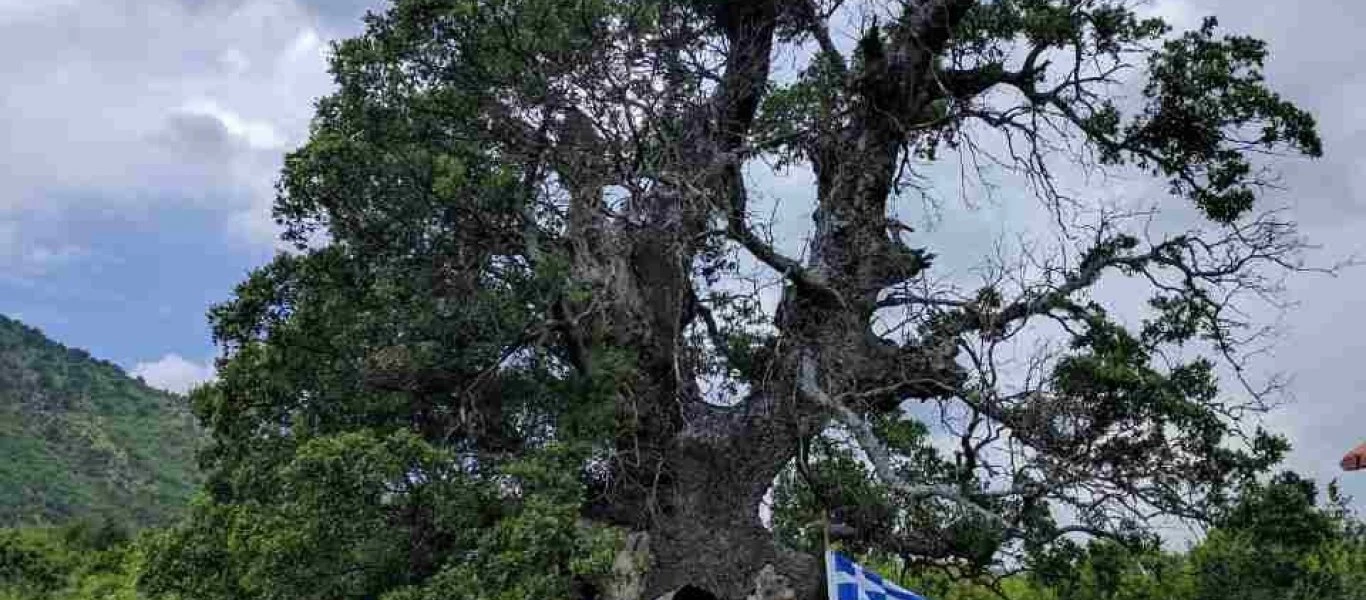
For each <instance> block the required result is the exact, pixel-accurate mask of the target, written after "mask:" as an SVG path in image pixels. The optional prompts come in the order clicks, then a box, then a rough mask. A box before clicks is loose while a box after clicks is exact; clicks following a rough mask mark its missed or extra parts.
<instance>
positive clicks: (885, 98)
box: [562, 0, 974, 599]
mask: <svg viewBox="0 0 1366 600" xmlns="http://www.w3.org/2000/svg"><path fill="white" fill-rule="evenodd" d="M780 4H782V3H779V2H777V1H776V0H741V1H730V2H718V3H715V4H714V11H715V12H714V16H715V19H716V20H717V22H718V23H719V24H721V26H722V27H723V29H724V31H725V37H726V41H727V43H728V53H727V56H726V63H725V70H724V73H723V74H722V76H721V78H720V83H719V85H718V86H717V89H716V91H715V93H714V94H713V97H712V101H711V102H710V103H708V104H707V105H706V106H705V107H704V108H703V109H702V110H704V111H705V113H704V114H699V115H696V117H697V118H695V119H693V120H692V121H691V123H692V124H693V126H692V127H691V128H690V129H689V130H688V132H687V133H686V134H685V135H684V136H683V139H684V141H685V143H686V144H688V146H687V147H686V148H685V152H686V154H685V159H684V160H683V161H681V162H680V163H678V164H674V165H671V169H670V173H669V175H671V176H672V177H674V178H675V180H676V181H677V182H679V183H676V184H675V185H665V186H659V187H656V188H655V189H654V190H653V191H652V192H651V193H649V194H648V195H645V196H643V197H638V198H632V200H631V201H632V203H633V204H632V206H630V207H629V211H630V212H631V213H632V214H631V215H629V216H627V217H626V218H625V219H621V220H619V221H615V222H612V223H609V222H607V221H604V220H602V219H600V218H598V217H597V215H600V214H601V209H600V204H601V202H602V197H601V185H600V184H601V181H603V180H606V179H607V176H606V175H605V174H604V175H601V176H594V175H592V174H590V173H591V167H592V166H590V165H586V164H585V161H584V160H581V159H578V160H573V159H571V158H570V157H563V160H562V166H563V167H564V175H565V176H566V177H565V179H566V180H569V181H571V182H574V184H571V185H572V188H573V196H574V203H573V212H572V213H571V216H570V222H571V231H570V237H571V239H573V240H575V241H574V270H575V274H576V276H577V277H578V278H579V279H580V280H582V281H587V282H591V283H592V284H593V287H594V288H595V289H597V290H600V291H603V292H605V294H604V296H605V297H606V298H608V299H609V300H608V302H609V303H610V308H608V309H607V310H603V311H600V312H598V313H596V314H597V318H598V319H599V323H598V324H597V328H598V330H600V331H610V333H609V334H608V338H609V339H610V343H611V344H612V345H615V346H623V347H629V348H633V349H636V350H637V351H638V356H637V360H638V366H639V372H640V377H639V379H638V380H637V381H635V382H634V384H633V385H632V386H631V388H632V389H631V392H630V394H629V397H624V398H623V399H622V401H621V405H620V412H621V417H622V418H623V419H624V420H626V421H629V422H631V423H632V424H633V426H634V429H633V435H631V436H629V437H626V438H623V439H622V440H621V441H620V446H619V454H620V455H621V456H624V457H631V458H630V459H629V460H625V461H622V462H621V463H620V464H619V467H620V468H621V469H622V470H623V471H624V472H623V473H622V474H621V477H622V479H624V480H627V481H630V482H633V483H634V489H633V490H630V491H619V496H618V497H617V498H615V499H614V500H613V501H611V502H608V503H606V504H607V505H605V506H598V507H596V509H597V511H598V513H599V514H600V515H608V516H609V517H608V518H611V517H616V520H617V521H618V522H620V523H621V524H624V525H627V526H628V527H631V528H634V529H637V530H640V531H645V532H648V534H649V540H650V542H649V547H650V551H651V554H652V556H653V562H652V565H651V568H650V570H649V573H648V577H647V582H648V583H647V585H646V587H645V593H644V595H643V597H645V598H654V597H657V596H659V595H661V594H663V593H666V592H668V591H669V590H673V589H677V588H679V587H681V586H683V585H687V584H692V585H697V586H700V587H703V588H705V589H707V590H710V591H712V592H713V593H716V594H717V595H718V596H719V597H722V598H742V597H745V596H746V595H747V594H750V593H751V592H753V590H754V585H755V583H754V582H755V577H756V576H757V575H758V574H759V572H760V571H761V570H763V569H764V568H765V567H766V566H770V565H771V566H772V567H773V570H775V571H776V573H777V574H778V575H780V576H781V577H783V578H785V579H786V580H787V581H788V582H790V586H791V589H792V591H793V593H794V594H795V597H796V598H802V599H807V598H810V599H814V598H817V597H818V596H819V594H820V593H821V591H822V582H821V571H820V566H819V565H820V563H819V559H818V558H817V557H813V556H809V555H804V554H800V553H795V552H792V551H790V550H786V549H783V548H780V547H778V546H777V545H775V543H774V541H773V538H772V535H771V533H770V532H769V531H767V530H766V529H765V528H764V527H763V526H762V524H761V522H760V518H759V505H760V502H761V500H762V499H763V496H764V494H765V493H766V492H767V491H768V490H769V488H770V487H771V485H772V483H773V481H774V479H775V477H776V476H777V474H778V472H779V471H780V470H781V469H782V468H783V467H784V466H785V465H787V464H788V463H789V461H791V460H792V459H793V457H794V456H795V455H796V452H797V448H798V443H799V440H800V439H801V438H803V437H807V436H811V435H814V434H816V433H818V432H820V431H821V430H822V429H823V428H824V427H825V425H826V424H827V423H828V422H829V421H830V419H831V418H832V416H833V415H832V412H831V406H830V405H828V404H827V403H825V402H822V401H821V398H819V397H816V396H813V395H812V394H811V393H809V391H808V390H805V389H804V386H803V385H802V383H801V381H799V378H801V377H806V378H807V379H808V380H810V381H812V382H815V383H816V384H817V385H818V386H819V388H820V390H822V391H823V393H825V394H828V395H833V396H837V395H839V394H841V393H844V392H847V391H848V392H852V391H864V390H869V389H875V388H883V389H885V390H886V391H885V393H886V395H887V396H888V397H892V396H895V397H896V398H897V399H898V400H900V399H906V398H914V397H931V396H938V395H942V394H944V393H945V392H946V391H949V390H953V389H955V388H956V385H957V383H958V382H959V381H960V379H961V373H959V368H958V367H957V366H956V365H955V363H954V360H953V356H952V345H951V343H950V344H949V345H948V346H947V347H946V346H945V345H944V344H943V343H942V342H943V340H935V342H934V343H931V344H928V345H926V346H924V347H911V348H907V347H898V346H894V345H892V344H890V343H888V342H886V341H884V340H882V339H880V338H879V337H878V336H876V335H875V334H874V333H873V331H872V330H871V317H872V315H873V312H874V311H875V310H876V308H877V302H878V294H879V293H880V292H881V291H882V290H884V289H886V288H888V287H890V286H894V285H896V284H898V283H900V282H903V281H906V280H908V279H910V278H912V277H914V276H916V275H917V274H918V273H919V272H920V270H921V269H922V268H923V267H924V266H925V260H924V259H923V257H922V255H921V254H920V253H919V252H916V251H914V250H912V249H910V248H907V247H905V246H904V245H903V244H902V243H901V242H899V241H898V240H897V239H896V237H895V236H894V235H893V234H892V233H890V232H889V229H888V221H887V219H886V218H885V215H886V212H887V202H888V198H889V196H890V195H891V191H892V185H893V178H894V177H895V176H896V167H897V162H898V157H899V156H900V153H901V150H902V148H903V147H904V142H905V139H906V136H907V135H908V133H909V132H907V131H905V130H904V129H902V128H901V126H900V125H899V124H900V123H904V122H909V121H910V120H911V119H912V118H914V117H915V116H917V115H919V114H921V113H923V112H925V111H926V109H927V105H928V103H929V102H930V101H931V100H933V99H934V98H936V97H938V94H937V93H936V92H935V91H933V90H931V89H930V81H931V78H930V71H931V69H932V67H933V64H934V57H935V56H936V55H937V53H938V51H939V50H941V49H942V47H943V44H944V43H945V42H946V41H947V39H948V36H949V32H950V31H952V30H953V28H954V27H955V25H956V23H957V21H958V20H959V19H961V18H962V16H963V15H964V14H965V13H966V11H967V10H968V9H969V8H970V7H971V6H972V5H973V4H974V2H972V1H969V0H924V1H921V2H916V3H913V4H912V5H910V7H909V8H908V9H907V12H906V16H905V18H904V19H903V22H901V23H899V24H898V25H897V27H896V28H895V29H894V31H895V35H894V36H892V37H891V39H889V40H888V41H887V42H886V44H887V48H886V50H885V52H884V53H883V54H882V55H881V56H879V57H875V58H874V60H877V61H880V62H878V63H877V64H866V65H865V66H864V68H863V70H862V72H861V74H860V77H861V81H860V82H859V86H860V97H859V98H857V103H858V106H857V108H855V110H854V111H853V113H852V118H850V119H849V120H848V121H847V122H846V123H845V124H844V126H843V127H842V128H841V129H839V130H836V131H831V132H828V133H827V134H826V135H825V136H824V137H822V138H821V140H820V141H819V145H818V147H817V148H815V149H814V155H816V156H818V157H819V158H818V160H817V161H816V165H815V168H816V173H817V175H818V179H819V190H818V198H819V208H818V210H817V213H816V215H815V222H816V233H815V238H814V240H813V242H812V246H811V248H812V251H811V252H810V255H809V257H808V259H807V261H806V264H804V265H801V264H798V263H797V261H795V260H794V259H790V258H787V257H783V256H781V255H779V254H778V253H777V252H776V251H775V250H774V249H772V248H770V247H768V246H767V245H765V243H764V242H762V241H761V240H760V239H759V238H758V236H757V235H755V234H754V233H753V232H752V231H751V230H750V225H749V224H748V223H747V222H746V221H745V218H744V215H745V211H746V193H745V183H744V181H743V179H742V176H741V164H742V161H743V160H744V158H745V157H744V156H743V155H742V154H741V146H742V144H743V141H744V140H745V138H746V136H747V134H748V132H749V128H750V126H751V123H752V122H753V120H754V117H755V113H756V109H757V107H758V104H759V101H760V98H761V95H762V94H763V92H764V90H765V86H766V83H767V80H768V71H769V65H770V62H771V60H772V56H771V53H772V48H773V44H774V33H775V27H776V24H777V19H778V16H779V11H780V10H781V9H782V7H781V6H780ZM808 16H810V17H813V18H814V16H813V15H808ZM827 41H828V39H827ZM829 58H831V59H833V60H842V59H839V58H837V57H835V56H831V57H829ZM584 121H587V117H584V116H582V115H580V114H578V113H577V112H575V111H570V113H569V117H568V118H566V119H565V121H564V122H565V123H566V126H565V129H566V131H572V132H573V133H574V135H575V136H577V137H575V138H573V139H574V142H573V143H569V144H567V147H569V148H572V149H573V151H574V152H576V153H578V152H583V151H584V149H585V148H593V147H595V146H596V145H599V144H602V143H603V142H602V141H601V140H594V139H592V138H593V134H592V128H591V126H590V125H588V124H587V123H585V122H584ZM562 139H569V138H567V137H565V136H562ZM596 168H599V169H606V168H607V166H606V165H596ZM579 182H582V185H578V183H579ZM683 182H695V183H688V184H686V185H685V184H684V183H683ZM717 213H719V214H722V215H725V216H726V219H727V235H728V236H729V237H730V238H731V239H732V240H734V241H735V242H737V243H739V244H740V245H742V246H744V247H745V248H746V249H747V250H748V251H749V252H751V253H752V254H753V255H754V256H755V257H756V258H758V259H759V260H761V261H763V262H765V263H767V264H768V265H769V266H771V267H773V268H774V269H776V270H778V271H779V272H783V273H786V274H787V275H788V277H789V278H790V279H791V280H792V282H793V285H791V286H789V287H788V289H787V291H786V293H785V295H784V296H783V298H782V301H781V307H780V309H779V313H780V314H781V315H782V317H781V321H780V322H779V323H777V326H778V329H779V330H780V338H781V339H782V342H781V343H777V344H774V345H773V347H772V348H770V349H769V352H768V359H767V360H768V361H769V368H767V369H763V370H762V372H763V373H764V377H763V378H762V379H756V380H753V381H749V382H748V383H749V386H750V393H749V395H748V397H746V398H745V399H744V400H743V401H741V402H739V403H738V404H737V405H735V406H717V405H713V404H709V403H708V402H706V401H705V400H704V399H703V397H702V395H701V393H700V391H699V390H698V387H697V385H696V383H695V381H694V377H693V375H692V374H691V372H690V371H689V370H688V366H687V365H686V364H683V363H684V362H685V361H686V358H685V357H683V356H680V353H679V348H680V347H682V345H683V340H682V333H683V329H684V328H685V327H686V325H687V324H688V323H689V321H690V320H692V319H695V318H698V316H697V311H696V307H694V306H691V303H692V302H693V300H692V298H691V291H692V280H691V278H692V271H693V268H692V265H693V260H694V258H695V257H696V255H697V253H698V251H699V250H700V246H699V244H698V243H697V241H696V240H698V239H700V238H701V236H702V234H703V233H704V231H705V229H706V227H707V226H708V225H709V217H710V215H713V214H717ZM585 309H587V307H586V306H575V307H568V308H566V312H570V313H573V312H575V311H582V310H585ZM585 327H588V326H585ZM589 328H591V327H589ZM571 333H572V335H575V336H582V335H583V334H582V333H581V332H579V331H575V332H571ZM807 387H809V386H807Z"/></svg>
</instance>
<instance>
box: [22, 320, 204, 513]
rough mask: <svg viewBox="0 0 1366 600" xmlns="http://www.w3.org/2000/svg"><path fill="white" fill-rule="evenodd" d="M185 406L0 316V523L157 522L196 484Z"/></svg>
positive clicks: (173, 510) (193, 433) (192, 440)
mask: <svg viewBox="0 0 1366 600" xmlns="http://www.w3.org/2000/svg"><path fill="white" fill-rule="evenodd" d="M196 436H197V433H196V428H195V425H194V421H193V418H192V417H191V415H190V413H189V410H188V405H187V402H186V401H185V399H184V398H181V397H179V396H176V395H173V394H168V393H165V392H161V391H158V390H154V389H152V388H149V387H147V386H146V385H144V384H143V383H142V382H140V381H138V380H135V379H133V378H131V377H129V376H128V375H127V374H126V373H124V372H123V370H122V369H120V368H119V367H118V366H116V365H114V364H113V363H110V362H107V361H102V360H97V359H94V358H91V356H90V355H89V354H87V353H86V352H84V351H82V350H77V349H72V348H67V347H65V346H63V345H61V344H58V343H56V342H53V341H52V340H49V339H47V338H46V337H44V336H43V334H42V333H41V332H40V331H38V330H37V329H34V328H32V327H28V326H25V325H23V324H22V323H20V322H18V321H15V320H13V319H9V318H6V317H4V316H0V526H10V525H18V524H37V523H61V522H64V521H67V520H70V519H72V518H76V517H83V516H94V515H100V516H107V517H112V518H116V519H119V520H121V521H124V522H129V523H135V524H139V525H149V524H155V523H161V522H164V521H166V520H167V519H168V518H170V517H172V516H174V515H175V514H176V513H177V512H178V511H179V510H180V508H181V507H182V506H184V505H185V503H186V501H187V500H188V498H189V496H190V494H191V493H193V490H194V488H195V485H196V484H197V475H196V474H195V471H194V466H193V465H194V447H195V443H196Z"/></svg>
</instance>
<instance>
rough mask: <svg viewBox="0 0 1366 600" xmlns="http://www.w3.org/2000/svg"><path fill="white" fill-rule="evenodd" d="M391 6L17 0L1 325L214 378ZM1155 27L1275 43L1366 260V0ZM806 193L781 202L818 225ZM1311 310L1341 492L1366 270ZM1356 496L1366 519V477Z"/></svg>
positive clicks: (1314, 406) (1288, 425) (1165, 8)
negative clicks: (300, 168)
mask: <svg viewBox="0 0 1366 600" xmlns="http://www.w3.org/2000/svg"><path fill="white" fill-rule="evenodd" d="M379 5H380V3H379V2H376V1H364V0H0V54H3V55H4V56H6V60H4V61H3V62H0V140H3V142H0V313H3V314H7V315H10V316H14V317H16V318H19V319H21V320H23V321H25V322H27V323H29V324H31V325H34V326H37V327H39V328H41V329H42V330H44V331H45V332H46V333H47V334H48V335H49V336H51V337H53V338H55V339H57V340H59V341H61V342H63V343H66V344H68V345H71V346H76V347H81V348H86V349H88V350H90V351H91V352H92V353H93V354H94V355H96V356H99V357H102V358H106V359H109V360H112V361H114V362H116V363H118V364H120V365H122V366H124V367H125V368H126V369H128V370H129V371H131V372H134V373H138V374H141V375H143V376H144V377H145V378H146V379H147V380H148V381H149V382H152V383H154V384H155V385H159V386H162V387H166V388H168V389H174V390H183V389H185V388H186V387H188V386H189V385H191V384H192V383H193V382H195V381H200V380H203V379H204V378H207V377H209V376H211V373H212V370H211V368H210V367H209V364H210V363H211V360H212V358H213V356H214V353H215V351H214V348H213V346H212V344H211V342H210V339H209V335H208V327H207V324H206V322H205V319H204V312H205V310H206V309H207V308H208V306H209V305H210V304H212V303H214V302H218V301H222V300H224V299H226V298H227V295H228V293H229V292H230V290H231V288H232V286H233V285H234V284H235V283H237V282H238V281H240V280H241V279H242V277H243V276H244V275H245V274H246V272H247V271H248V270H249V269H251V268H253V267H255V266H258V265H260V264H262V263H263V262H265V261H266V260H268V259H269V257H270V256H271V255H272V253H273V252H274V251H275V233H276V232H275V229H274V227H273V225H272V224H271V222H270V215H269V205H270V201H271V199H272V186H273V183H274V181H275V176H276V172H277V171H278V168H279V165H280V161H281V157H282V154H283V153H284V152H285V151H287V150H288V149H290V148H293V147H295V146H296V145H298V144H299V143H300V142H301V141H302V139H303V136H304V135H305V133H306V131H307V124H308V119H309V117H310V115H311V113H312V101H313V100H314V99H315V98H317V97H319V96H321V95H324V94H326V93H328V92H329V91H330V89H331V84H330V80H329V77H328V76H327V74H326V72H325V67H326V62H325V55H326V52H327V41H328V40H330V39H335V38H338V37H344V36H348V35H353V34H355V33H356V32H358V31H359V29H360V17H361V15H362V14H363V13H364V12H365V9H366V7H367V6H376V7H377V6H379ZM1154 10H1156V11H1158V12H1160V13H1161V14H1163V15H1164V16H1167V17H1169V18H1170V19H1171V20H1172V21H1174V22H1175V23H1176V24H1177V25H1180V26H1187V27H1189V26H1193V25H1196V24H1198V22H1199V19H1200V17H1202V16H1204V15H1206V14H1217V15H1219V16H1220V18H1221V22H1222V24H1223V25H1224V26H1225V27H1226V28H1228V29H1231V30H1236V31H1241V32H1247V33H1251V34H1254V35H1257V36H1259V37H1262V38H1264V39H1266V40H1268V41H1269V42H1270V47H1271V52H1272V59H1271V62H1270V64H1269V65H1268V69H1267V71H1268V77H1269V79H1270V80H1271V81H1272V82H1273V83H1274V86H1275V87H1276V88H1277V89H1279V90H1281V91H1282V92H1284V93H1285V94H1286V95H1287V96H1289V97H1290V98H1292V99H1294V100H1295V101H1297V102H1299V103H1301V104H1302V105H1303V106H1305V107H1307V108H1309V109H1311V110H1312V111H1313V112H1314V113H1315V114H1316V115H1317V116H1318V118H1319V120H1320V123H1321V128H1322V132H1323V134H1324V137H1325V142H1326V157H1325V158H1324V159H1321V160H1318V161H1312V162H1310V161H1297V162H1290V163H1285V164H1284V167H1285V168H1284V171H1283V173H1284V175H1285V184H1286V186H1287V188H1288V191H1287V192H1286V193H1283V194H1280V195H1278V196H1277V197H1276V198H1275V201H1276V202H1278V203H1285V204H1289V205H1290V206H1292V207H1293V215H1294V217H1295V219H1296V220H1298V221H1299V222H1300V223H1301V225H1302V227H1303V230H1304V232H1305V233H1306V234H1307V235H1308V236H1309V237H1310V239H1311V241H1312V242H1314V243H1317V244H1320V245H1322V246H1323V247H1324V252H1323V253H1322V254H1321V255H1320V257H1321V258H1323V259H1324V260H1331V259H1334V258H1341V257H1345V256H1346V255H1348V254H1351V253H1353V252H1361V251H1362V250H1363V244H1362V239H1363V238H1366V202H1363V201H1362V200H1361V198H1362V197H1363V194H1362V192H1363V191H1364V190H1366V143H1364V142H1366V112H1362V111H1363V110H1366V109H1362V108H1361V107H1363V106H1366V69H1362V68H1361V67H1360V66H1359V64H1360V63H1359V57H1360V56H1366V36H1363V35H1362V33H1361V32H1362V31H1366V29H1364V27H1366V3H1361V2H1356V1H1351V0H1306V1H1303V2H1296V3H1291V2H1253V1H1250V0H1160V1H1159V2H1156V3H1155V6H1154ZM759 183H760V184H762V183H763V182H762V181H760V182H759ZM801 183H802V182H801V181H800V179H798V180H792V179H789V180H786V181H778V182H772V183H771V184H770V185H769V187H770V188H771V189H769V190H768V193H769V194H770V195H771V196H773V197H782V198H783V201H784V202H785V204H784V205H785V206H790V207H800V206H802V204H803V202H804V201H803V198H805V197H806V196H803V194H809V190H804V189H803V186H801V185H800V184H801ZM1098 191H1105V190H1098ZM916 206H917V205H915V204H908V205H907V207H906V208H907V210H908V211H911V212H914V210H915V207H916ZM1030 210H1032V209H1031V208H1029V207H1028V206H1024V207H1022V206H1017V205H1012V204H1010V203H1008V202H1007V203H1003V204H1002V205H992V206H985V207H980V208H977V209H975V210H968V211H964V210H961V207H954V206H950V207H949V208H948V209H947V210H946V212H945V215H944V219H943V220H942V222H941V223H940V224H939V226H938V228H937V229H934V230H933V231H928V232H925V233H924V234H923V235H924V237H925V240H926V243H928V244H930V245H931V248H932V249H933V250H936V251H938V252H940V253H941V254H949V253H946V252H944V249H945V248H949V249H964V248H979V249H980V248H982V247H983V245H984V244H988V243H990V241H991V240H992V239H994V237H996V236H998V235H999V234H1001V233H1003V232H1004V231H1003V230H1002V228H1001V227H1000V225H999V223H1001V222H1010V221H1012V220H1016V221H1018V220H1021V219H1025V220H1027V219H1028V218H1029V217H1028V216H1027V215H1028V213H1029V211H1030ZM802 213H803V211H802V210H795V211H793V212H792V213H791V214H789V215H788V216H787V218H788V219H796V220H798V221H800V220H801V219H803V218H805V215H803V214H802ZM908 219H914V215H910V216H909V217H908ZM1290 297H1291V299H1293V300H1296V301H1299V302H1300V303H1301V306H1300V308H1299V309H1298V310H1295V311H1293V312H1292V313H1291V314H1289V315H1287V317H1286V328H1287V331H1288V335H1287V336H1286V337H1285V338H1284V339H1283V340H1282V342H1281V343H1280V345H1279V348H1280V352H1279V353H1278V354H1277V355H1276V357H1275V359H1274V361H1270V362H1271V363H1272V364H1266V365H1263V367H1264V368H1266V369H1274V370H1276V371H1283V372H1286V373H1288V374H1291V375H1293V376H1294V377H1295V385H1294V387H1293V392H1294V394H1295V396H1296V398H1297V401H1296V402H1295V403H1294V404H1293V405H1292V406H1290V407H1289V408H1287V409H1284V410H1282V411H1279V412H1278V413H1276V414H1274V415H1272V416H1271V418H1270V419H1269V421H1270V424H1271V425H1272V426H1273V427H1275V428H1277V429H1279V430H1280V431H1283V432H1285V433H1286V434H1288V435H1289V436H1290V437H1291V438H1292V440H1293V441H1294V442H1295V444H1296V452H1295V454H1294V456H1293V458H1292V466H1293V467H1295V468H1297V469H1299V470H1302V471H1304V472H1306V473H1309V474H1312V475H1314V476H1316V477H1318V478H1320V479H1321V480H1326V479H1327V478H1331V477H1335V476H1337V475H1338V474H1337V472H1336V464H1337V460H1338V458H1339V457H1340V456H1341V454H1342V453H1343V452H1344V451H1345V450H1347V449H1348V448H1349V447H1351V446H1353V445H1355V444H1357V443H1360V442H1362V441H1366V399H1363V396H1362V395H1359V394H1360V393H1359V392H1358V388H1366V368H1362V367H1361V366H1359V364H1358V357H1359V356H1360V355H1361V351H1362V350H1363V349H1366V319H1364V318H1363V317H1362V316H1361V315H1366V268H1362V269H1357V270H1355V271H1349V272H1347V273H1345V274H1344V275H1343V276H1341V277H1338V278H1336V279H1329V278H1320V277H1301V278H1297V279H1293V280H1292V281H1291V289H1290ZM1343 482H1344V484H1345V488H1346V489H1347V490H1349V492H1352V493H1354V494H1355V495H1356V496H1357V497H1358V501H1357V505H1358V506H1359V507H1366V475H1360V476H1357V477H1350V476H1348V477H1344V478H1343Z"/></svg>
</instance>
